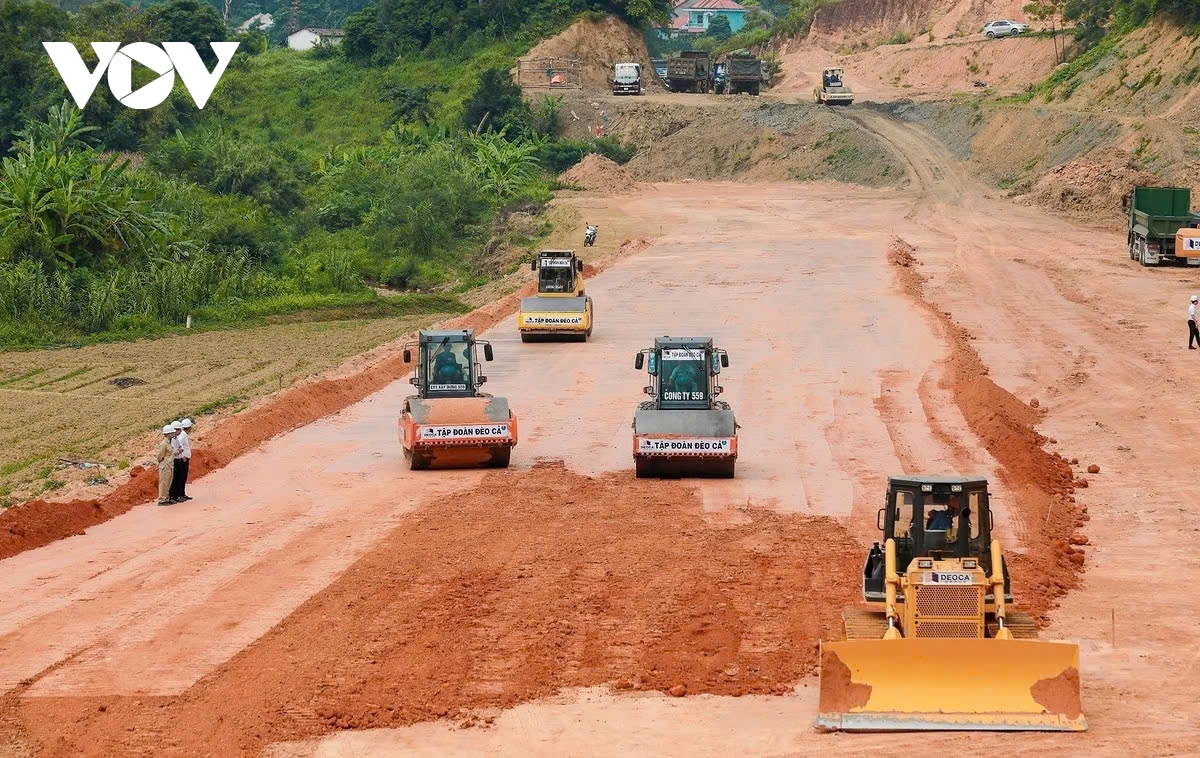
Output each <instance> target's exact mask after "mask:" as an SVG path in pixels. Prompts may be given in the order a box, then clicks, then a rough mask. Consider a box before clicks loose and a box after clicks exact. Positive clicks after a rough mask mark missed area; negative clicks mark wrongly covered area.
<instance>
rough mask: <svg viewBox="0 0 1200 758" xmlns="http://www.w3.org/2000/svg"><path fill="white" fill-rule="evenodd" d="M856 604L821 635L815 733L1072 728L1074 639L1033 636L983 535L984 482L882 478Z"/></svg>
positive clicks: (1081, 724) (996, 551)
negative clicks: (837, 637)
mask: <svg viewBox="0 0 1200 758" xmlns="http://www.w3.org/2000/svg"><path fill="white" fill-rule="evenodd" d="M877 526H878V528H879V529H880V530H881V531H882V532H883V539H884V541H883V546H882V547H880V545H879V543H878V542H876V543H875V544H874V545H872V546H871V548H870V550H869V551H868V553H867V560H866V563H865V564H864V566H863V574H862V582H863V585H862V586H863V600H864V601H865V607H862V608H851V609H846V610H845V611H844V613H843V620H844V622H845V633H846V639H845V641H843V642H824V641H823V642H822V643H821V650H820V663H821V668H820V695H819V704H818V716H817V719H816V724H815V725H816V727H817V728H818V729H822V730H826V731H839V730H840V731H873V732H878V731H916V730H949V731H959V730H983V731H1083V730H1085V729H1087V722H1086V720H1085V719H1084V717H1083V714H1082V712H1081V710H1080V703H1079V646H1078V645H1076V644H1075V643H1073V642H1050V641H1042V640H1039V639H1038V638H1037V628H1036V627H1035V626H1034V622H1033V619H1031V618H1030V617H1029V616H1028V615H1026V614H1024V613H1021V612H1018V611H1015V610H1013V609H1012V608H1011V607H1010V604H1011V603H1012V602H1013V598H1012V592H1011V583H1010V580H1009V575H1008V567H1007V566H1006V565H1005V562H1004V556H1003V555H1002V553H1001V551H1000V543H999V541H998V540H993V539H992V512H991V508H990V504H989V500H988V489H987V480H986V479H982V478H962V477H945V476H893V477H890V478H889V479H888V489H887V499H886V501H885V503H884V506H883V508H881V509H880V510H879V513H878V517H877Z"/></svg>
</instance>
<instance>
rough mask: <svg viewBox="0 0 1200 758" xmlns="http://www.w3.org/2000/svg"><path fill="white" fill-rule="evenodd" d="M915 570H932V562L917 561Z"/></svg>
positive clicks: (927, 560)
mask: <svg viewBox="0 0 1200 758" xmlns="http://www.w3.org/2000/svg"><path fill="white" fill-rule="evenodd" d="M917 568H923V569H931V568H933V561H931V560H930V559H928V558H922V559H920V560H918V561H917Z"/></svg>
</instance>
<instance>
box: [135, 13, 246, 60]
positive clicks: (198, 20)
mask: <svg viewBox="0 0 1200 758" xmlns="http://www.w3.org/2000/svg"><path fill="white" fill-rule="evenodd" d="M146 20H147V21H149V22H150V29H151V30H152V31H153V33H154V36H155V37H156V38H157V39H160V40H170V41H171V42H190V43H192V44H193V45H195V47H196V52H198V53H200V57H201V58H202V59H204V62H205V63H206V64H207V65H209V66H213V65H215V64H216V62H217V56H216V54H215V53H213V51H212V48H210V47H209V46H208V43H209V42H223V41H224V40H225V39H226V38H227V36H228V34H227V31H226V28H225V22H224V21H223V20H222V19H221V14H220V13H218V12H217V9H216V8H214V7H212V6H211V5H209V4H208V3H206V2H203V0H171V1H170V2H168V3H163V4H162V5H156V6H154V7H153V8H151V9H150V10H148V11H146Z"/></svg>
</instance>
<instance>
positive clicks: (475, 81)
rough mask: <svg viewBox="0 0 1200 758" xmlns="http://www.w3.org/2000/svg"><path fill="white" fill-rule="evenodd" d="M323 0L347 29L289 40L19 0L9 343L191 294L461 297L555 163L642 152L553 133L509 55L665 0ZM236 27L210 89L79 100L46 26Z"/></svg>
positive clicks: (54, 336) (206, 17)
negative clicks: (314, 43) (290, 46)
mask: <svg viewBox="0 0 1200 758" xmlns="http://www.w3.org/2000/svg"><path fill="white" fill-rule="evenodd" d="M324 7H325V11H326V12H329V13H335V12H353V11H359V12H357V13H353V14H352V15H350V17H349V18H348V19H346V21H345V26H346V30H347V40H346V44H345V45H344V46H343V47H335V48H317V49H315V50H313V51H311V52H309V53H295V52H293V51H290V50H279V49H267V38H266V37H265V36H263V35H260V34H257V33H253V34H249V35H241V36H232V35H231V34H230V33H229V31H228V27H227V26H226V24H225V22H224V20H223V19H222V17H221V14H219V13H218V12H217V11H216V10H215V9H214V6H212V5H209V4H207V3H206V2H203V0H169V1H168V2H163V3H159V4H152V5H150V6H148V7H147V8H146V9H142V8H141V7H140V6H134V7H126V6H124V5H122V4H121V3H120V2H118V0H99V1H98V2H96V3H93V4H91V5H88V6H85V7H84V8H83V9H82V10H81V11H80V12H79V13H76V14H69V13H66V12H64V11H62V10H59V9H58V8H56V7H54V6H52V5H50V4H48V3H46V2H45V1H44V0H6V2H5V3H4V5H3V6H2V7H0V45H4V46H5V49H6V58H5V61H4V63H3V64H2V65H0V93H3V94H4V95H5V97H4V98H0V156H2V161H0V349H9V348H30V347H37V346H42V345H50V344H85V343H91V342H96V341H101V340H109V339H131V338H136V337H139V336H146V335H156V334H163V333H170V332H176V331H180V330H182V329H183V328H184V323H185V321H186V320H187V317H188V316H189V315H190V316H191V317H192V320H193V330H196V329H201V330H203V329H209V328H215V327H228V326H232V325H237V324H239V323H244V322H255V321H258V322H259V323H261V321H262V319H265V318H267V317H268V316H271V315H277V314H295V316H294V317H296V318H324V317H326V316H328V317H339V316H340V317H368V318H369V317H382V316H392V315H405V314H408V313H417V312H443V313H444V312H454V311H459V310H461V309H462V308H463V306H462V304H461V303H460V302H459V301H458V300H457V298H455V297H454V296H453V293H455V292H460V291H462V290H464V289H466V288H469V287H472V286H476V285H478V284H482V283H483V282H485V281H486V280H487V278H488V276H489V275H491V273H492V272H491V271H490V269H489V268H488V267H487V266H484V265H481V263H480V261H479V257H480V256H479V251H480V250H481V249H484V248H485V243H487V242H488V240H489V238H491V237H493V236H496V235H503V220H504V219H505V218H507V217H508V215H509V214H510V213H511V212H512V211H513V210H523V211H526V212H534V213H536V212H538V211H539V210H540V209H541V207H542V206H543V205H544V203H545V202H546V201H547V200H548V199H549V197H550V186H551V182H552V181H553V178H552V177H553V174H555V173H557V172H559V171H561V170H563V169H564V168H566V167H567V166H569V165H570V164H571V163H573V162H574V160H577V159H578V158H580V157H582V156H583V155H585V154H587V153H589V152H601V153H604V154H605V155H608V156H609V157H612V158H614V159H616V160H621V161H625V160H628V159H629V157H630V153H629V151H628V150H626V149H624V148H623V147H622V146H621V145H620V144H619V143H617V142H616V141H614V140H612V139H607V140H596V141H587V142H577V141H564V140H560V139H559V138H558V136H557V124H558V112H559V108H560V104H561V103H560V100H558V99H557V98H545V99H544V100H542V101H541V103H540V104H539V105H538V106H537V107H536V108H535V107H533V106H531V105H530V104H528V103H527V102H526V101H524V100H522V98H521V93H520V90H519V89H517V88H516V87H515V85H513V83H512V81H511V78H510V77H509V75H508V70H509V69H510V68H511V66H512V65H513V64H514V62H515V60H516V58H517V57H518V56H519V55H520V54H522V53H523V52H524V51H525V50H527V49H528V47H529V46H530V44H532V42H534V41H536V40H537V39H538V38H540V37H541V36H542V35H544V34H546V33H549V32H551V31H554V30H556V29H557V28H559V27H561V26H563V25H565V24H567V23H568V22H569V21H571V20H572V18H574V17H575V16H577V15H578V14H579V13H581V12H596V11H602V12H616V13H619V14H621V15H622V16H624V17H625V18H626V19H628V20H631V21H635V22H637V21H642V20H646V19H651V18H654V19H658V18H663V17H665V13H666V9H667V7H668V6H667V5H666V4H665V2H663V0H554V1H553V2H552V1H551V0H543V1H542V2H540V3H533V4H531V5H530V4H515V5H514V4H503V3H502V4H478V3H467V2H465V0H443V1H442V2H438V3H434V4H433V5H429V4H417V3H415V2H411V0H382V1H381V2H380V3H379V4H377V5H372V6H369V7H366V8H365V9H362V8H363V6H362V4H359V5H358V7H354V5H353V3H351V4H346V3H342V4H340V5H338V4H337V3H334V2H332V1H331V2H330V3H328V4H327V5H326V6H324ZM360 9H361V10H360ZM256 12H257V11H256ZM283 15H286V14H283ZM279 17H280V16H279V15H277V18H279ZM343 17H344V13H343ZM338 20H339V22H340V19H338ZM281 25H282V24H281ZM229 38H232V39H238V40H239V41H240V42H241V43H242V44H241V47H240V48H239V52H238V53H237V55H236V56H235V57H234V59H233V61H232V62H231V63H230V66H229V68H228V69H227V71H226V73H225V75H224V77H223V78H222V80H221V83H220V85H219V86H218V87H217V89H216V91H215V92H214V94H213V96H212V98H211V99H210V101H209V103H208V105H207V106H206V107H205V109H204V110H203V111H199V110H197V109H196V108H195V106H194V104H193V103H192V101H191V98H190V96H189V95H188V94H187V93H186V92H185V91H184V90H183V87H182V84H181V83H178V82H177V85H176V91H175V92H174V93H172V95H171V97H170V98H168V100H167V101H166V102H165V103H163V104H162V105H161V106H159V107H157V108H153V109H149V110H145V111H137V110H132V109H128V108H125V107H124V106H122V105H120V104H119V103H117V102H116V101H115V99H114V98H112V97H111V95H110V94H109V93H108V92H107V89H106V87H104V85H103V83H101V86H100V87H98V88H97V90H96V93H95V94H94V95H93V98H92V100H91V102H90V103H89V104H88V106H87V108H86V109H85V110H84V112H82V113H81V112H80V111H79V110H78V109H76V108H75V106H74V105H73V104H71V103H70V102H69V101H68V99H67V95H66V91H65V88H64V87H63V85H62V83H61V81H60V80H59V78H58V77H57V74H56V73H55V71H54V69H53V67H51V66H49V65H47V64H46V56H45V53H44V51H43V50H41V47H40V41H41V40H55V39H66V40H69V41H72V42H74V43H75V44H76V47H77V48H79V49H80V51H81V54H82V55H84V57H85V60H86V61H87V62H88V63H89V65H94V64H95V59H94V54H93V53H92V51H91V50H90V48H89V46H88V45H87V44H86V42H87V41H88V40H93V39H115V40H122V41H124V42H131V41H135V40H150V41H157V40H161V39H170V40H182V41H191V42H193V43H194V44H197V45H198V49H201V50H203V49H205V48H206V45H205V44H204V43H206V42H209V41H213V40H218V39H229ZM10 51H11V53H12V54H11V56H10V55H9V52H10ZM209 63H210V64H211V61H209ZM137 84H138V82H136V81H135V86H137ZM572 159H574V160H572ZM568 161H569V162H568ZM379 288H391V289H394V290H402V291H406V292H407V291H424V292H428V291H431V290H432V291H437V292H441V293H444V294H442V295H438V296H429V297H435V298H436V299H434V300H429V299H427V298H426V297H425V296H417V295H406V296H403V297H391V296H386V295H381V294H379V293H378V289H379ZM301 311H305V312H307V311H315V312H316V313H315V314H307V313H306V314H301V313H300V312H301Z"/></svg>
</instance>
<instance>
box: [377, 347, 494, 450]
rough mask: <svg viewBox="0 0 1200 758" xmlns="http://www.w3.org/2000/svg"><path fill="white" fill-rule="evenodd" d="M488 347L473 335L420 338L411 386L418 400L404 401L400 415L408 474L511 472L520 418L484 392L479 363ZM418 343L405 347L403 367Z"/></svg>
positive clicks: (488, 352) (487, 357) (489, 352)
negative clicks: (480, 350) (428, 471)
mask: <svg viewBox="0 0 1200 758" xmlns="http://www.w3.org/2000/svg"><path fill="white" fill-rule="evenodd" d="M480 345H482V346H483V357H484V360H487V361H490V360H492V346H491V343H489V342H486V341H484V340H477V339H475V332H474V330H471V329H457V330H449V331H444V330H427V329H422V330H421V331H420V332H418V333H417V342H416V345H415V347H416V349H417V365H416V368H415V370H414V371H413V376H412V379H410V380H409V381H410V382H412V384H413V385H414V386H415V387H416V388H417V394H416V395H412V396H410V397H407V398H405V400H404V410H403V412H402V413H401V415H400V422H399V425H400V445H401V447H403V449H404V459H405V460H406V461H407V462H408V465H409V468H411V469H413V470H422V469H429V468H472V467H480V466H486V467H497V468H504V467H506V466H508V461H509V457H510V456H511V454H512V449H513V447H514V446H515V445H516V444H517V417H516V415H514V414H513V412H512V411H511V410H509V407H508V400H506V399H504V398H502V397H494V396H492V395H489V394H487V393H485V392H480V391H479V388H480V387H481V386H482V385H483V384H484V383H485V382H486V381H487V377H486V376H484V375H483V374H482V372H481V371H480V366H479V363H477V362H476V357H477V352H476V351H477V348H478V347H479V346H480ZM413 347H414V345H413V343H408V344H406V345H405V346H404V353H403V356H404V362H405V363H412V361H413V353H412V350H413Z"/></svg>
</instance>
